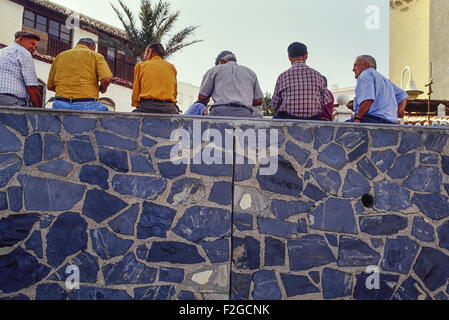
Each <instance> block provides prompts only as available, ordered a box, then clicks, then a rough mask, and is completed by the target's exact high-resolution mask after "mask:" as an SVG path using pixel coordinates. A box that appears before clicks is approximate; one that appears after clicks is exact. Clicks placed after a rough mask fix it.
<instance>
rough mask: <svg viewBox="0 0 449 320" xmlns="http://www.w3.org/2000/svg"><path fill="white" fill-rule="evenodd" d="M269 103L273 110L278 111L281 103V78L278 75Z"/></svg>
mask: <svg viewBox="0 0 449 320" xmlns="http://www.w3.org/2000/svg"><path fill="white" fill-rule="evenodd" d="M271 104H272V106H273V108H274V110H275V111H276V113H277V111H278V108H279V107H280V106H281V104H282V97H281V78H280V77H279V78H278V80H277V81H276V86H275V87H274V93H273V99H272V100H271Z"/></svg>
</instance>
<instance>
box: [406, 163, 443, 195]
mask: <svg viewBox="0 0 449 320" xmlns="http://www.w3.org/2000/svg"><path fill="white" fill-rule="evenodd" d="M442 184H443V177H442V176H441V173H440V169H439V168H437V167H419V168H416V169H415V170H413V171H412V173H411V174H410V177H409V178H408V179H407V180H405V182H404V187H406V188H409V189H411V190H415V191H419V192H432V193H441V186H442Z"/></svg>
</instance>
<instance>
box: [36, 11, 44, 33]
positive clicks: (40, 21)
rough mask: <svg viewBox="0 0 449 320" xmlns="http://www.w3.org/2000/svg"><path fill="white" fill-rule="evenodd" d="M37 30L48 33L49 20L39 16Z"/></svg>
mask: <svg viewBox="0 0 449 320" xmlns="http://www.w3.org/2000/svg"><path fill="white" fill-rule="evenodd" d="M36 29H37V30H39V31H42V32H47V18H45V17H43V16H40V15H37V19H36Z"/></svg>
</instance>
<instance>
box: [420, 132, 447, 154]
mask: <svg viewBox="0 0 449 320" xmlns="http://www.w3.org/2000/svg"><path fill="white" fill-rule="evenodd" d="M448 138H449V136H448V135H447V134H444V133H440V132H429V133H427V137H426V139H425V141H424V145H425V146H426V149H427V150H429V151H435V152H439V153H441V152H443V150H444V147H445V146H446V143H447V139H448Z"/></svg>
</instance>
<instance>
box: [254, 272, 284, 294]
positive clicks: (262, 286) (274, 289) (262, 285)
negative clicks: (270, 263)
mask: <svg viewBox="0 0 449 320" xmlns="http://www.w3.org/2000/svg"><path fill="white" fill-rule="evenodd" d="M253 281H254V289H253V293H252V296H253V299H254V300H281V299H282V293H281V289H280V288H279V284H278V282H277V280H276V274H275V273H274V271H266V270H262V271H258V272H256V273H254V275H253Z"/></svg>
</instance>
